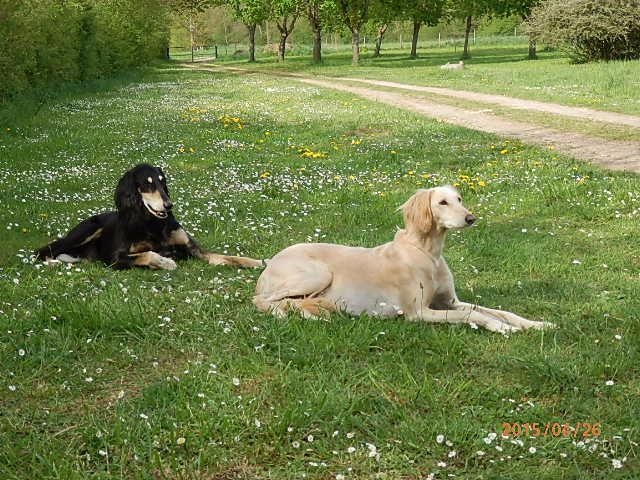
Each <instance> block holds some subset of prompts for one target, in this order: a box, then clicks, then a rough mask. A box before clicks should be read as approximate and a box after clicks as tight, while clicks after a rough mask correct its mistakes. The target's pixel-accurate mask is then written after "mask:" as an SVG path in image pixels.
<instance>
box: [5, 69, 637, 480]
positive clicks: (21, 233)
mask: <svg viewBox="0 0 640 480" xmlns="http://www.w3.org/2000/svg"><path fill="white" fill-rule="evenodd" d="M292 63H293V62H292ZM366 68H367V67H365V68H363V71H366ZM469 71H473V70H472V69H470V70H469ZM0 118H2V125H0V181H1V182H2V185H3V188H2V190H1V191H0V202H1V204H2V206H3V214H2V215H3V222H2V223H3V232H4V234H3V242H2V245H3V248H2V249H1V250H0V265H1V267H0V295H1V299H0V358H1V359H2V369H0V406H1V411H0V478H2V479H16V480H17V479H25V478H38V479H50V478H51V479H53V478H56V479H75V478H87V477H92V478H105V479H106V478H122V477H125V478H140V479H164V478H201V479H231V478H276V479H293V478H317V479H328V478H335V479H360V478H361V479H365V478H379V479H399V478H403V479H419V478H420V479H422V478H439V479H440V478H450V477H455V478H483V479H493V478H510V479H530V478H532V477H534V478H538V479H557V478H575V479H578V478H579V479H585V478H607V479H612V478H633V477H634V475H635V473H634V472H637V471H638V469H639V468H640V464H639V461H638V458H637V450H638V443H637V442H638V441H639V435H638V432H639V429H640V421H639V420H638V411H639V410H640V400H639V395H638V394H639V392H640V376H639V373H640V372H639V366H638V353H639V352H638V346H639V345H640V327H639V322H638V308H637V291H636V290H637V284H638V271H639V268H640V258H639V257H638V249H637V246H638V244H639V242H640V234H639V233H638V228H637V225H638V218H639V217H640V195H639V194H638V192H639V191H640V188H639V187H640V182H639V180H638V177H637V176H635V175H631V174H618V173H610V172H606V171H602V170H599V169H597V168H595V167H591V166H589V165H585V164H582V163H579V162H576V161H574V160H571V159H568V158H566V157H563V156H560V155H558V154H556V153H555V152H553V151H552V150H542V149H537V148H531V147H525V146H522V145H520V144H517V143H513V142H510V143H509V142H503V141H500V140H499V139H497V138H496V137H493V136H490V135H485V134H480V133H477V132H473V131H469V130H465V129H462V128H457V127H453V126H449V125H446V124H443V123H438V122H432V121H428V120H425V119H424V118H423V117H419V116H416V115H413V114H411V113H407V112H405V111H400V110H394V109H393V108H389V107H387V106H382V105H378V104H374V103H370V102H367V101H364V100H361V99H354V98H352V97H350V96H348V95H345V94H340V93H337V92H334V91H323V90H320V89H317V88H313V87H309V86H303V85H301V84H296V83H294V82H290V81H287V80H283V79H281V78H280V79H279V78H276V79H274V78H270V77H267V76H262V75H259V74H258V75H245V76H232V75H228V74H223V73H220V74H210V73H202V72H191V71H190V72H184V71H180V70H178V69H177V68H173V67H172V66H165V67H161V68H158V69H155V70H152V71H149V72H148V73H147V74H146V75H145V76H144V77H143V78H140V79H139V80H138V81H136V82H130V83H125V82H123V83H121V84H117V83H112V84H110V85H109V88H106V87H105V88H98V89H95V90H94V91H91V92H86V93H78V92H76V93H74V94H69V95H66V96H60V97H59V98H57V99H55V100H51V101H49V102H48V103H46V104H44V105H43V106H41V108H39V109H38V110H28V111H19V109H16V108H13V109H11V110H6V111H5V112H3V113H2V115H0ZM142 161H148V162H152V163H154V164H159V165H161V166H162V167H163V168H165V171H166V172H167V175H168V176H169V188H170V191H171V194H172V198H173V200H174V203H175V211H176V215H177V218H178V219H180V220H181V221H182V223H183V225H184V226H185V227H186V228H187V230H189V231H191V232H192V233H193V234H194V235H195V236H196V237H197V238H198V239H199V240H200V241H201V243H202V244H204V245H205V246H207V247H209V248H210V249H212V250H215V251H219V252H229V253H236V252H237V253H242V254H246V255H252V256H258V257H268V256H271V255H273V254H274V253H275V252H277V251H278V250H279V249H281V248H283V247H285V246H287V245H289V244H291V243H294V242H304V241H316V240H320V241H330V242H340V243H348V244H354V245H364V246H373V245H376V244H379V243H382V242H385V241H388V240H389V239H390V238H392V236H393V234H394V231H395V228H396V226H397V225H399V224H400V223H401V217H400V215H399V214H398V213H397V212H396V210H395V209H396V207H397V206H398V205H400V204H401V203H402V202H403V201H404V200H405V199H406V198H407V197H408V196H409V195H410V194H411V193H412V192H413V191H415V189H416V188H421V187H430V186H433V185H440V184H444V183H454V184H458V185H459V187H460V190H461V192H462V194H463V196H464V198H465V200H466V204H467V205H468V206H469V207H470V208H471V209H472V210H473V211H474V213H476V214H477V215H478V217H479V222H478V225H477V227H475V228H473V229H469V230H467V231H464V232H458V233H454V234H451V235H450V237H449V241H448V246H447V249H446V252H445V254H446V257H447V259H448V261H449V264H450V266H451V268H452V270H453V271H454V273H455V275H456V280H457V286H458V293H459V296H460V297H461V298H462V299H463V300H467V301H478V302H479V303H481V304H484V305H488V306H502V307H503V308H505V309H508V310H513V311H515V312H517V313H520V314H521V315H523V316H527V317H530V318H533V319H539V320H543V319H544V320H548V321H552V322H555V323H556V324H557V325H558V326H559V328H558V329H557V330H554V331H545V332H524V333H518V334H514V335H512V336H511V337H510V338H507V337H503V336H500V335H496V334H491V333H489V332H486V331H482V330H473V329H471V328H467V327H460V326H458V327H456V326H433V325H424V324H416V323H409V322H406V321H403V320H396V321H390V320H381V319H375V318H370V317H366V316H363V317H360V318H349V317H347V316H341V315H335V316H333V317H332V318H331V319H330V320H329V321H308V320H304V319H301V318H299V317H296V316H291V317H290V318H288V319H286V320H278V319H275V318H273V317H271V316H269V315H263V314H259V313H257V312H256V311H255V310H254V309H253V307H252V305H251V303H250V298H251V295H252V292H253V288H254V283H255V279H256V278H257V276H258V274H259V272H258V271H247V270H235V269H229V268H219V267H213V266H209V265H204V264H201V263H198V262H195V261H188V262H183V263H181V264H180V267H179V268H178V269H177V270H176V271H174V272H157V271H147V270H132V271H112V270H108V269H106V268H105V267H103V266H101V265H98V264H81V265H76V266H56V267H46V266H42V265H40V264H34V263H33V262H32V261H31V260H30V258H29V253H30V251H31V250H32V249H33V248H34V247H37V246H39V245H41V244H43V243H44V242H46V241H48V240H49V239H51V238H52V237H55V236H56V235H59V234H62V233H64V232H65V231H66V230H67V229H68V228H69V227H71V226H72V225H74V224H75V223H76V222H77V221H78V220H80V219H82V218H85V217H86V216H87V215H89V214H91V213H94V212H98V211H103V210H106V209H110V208H111V207H112V203H113V199H112V197H113V190H114V185H115V183H116V181H117V180H118V178H119V176H120V175H121V174H122V172H124V170H125V169H127V168H129V167H131V166H133V165H134V164H136V163H139V162H142ZM503 422H511V423H513V422H520V423H525V422H530V423H533V422H536V423H540V424H541V425H542V426H543V431H544V425H546V424H547V423H549V424H553V423H555V422H557V423H568V424H571V425H574V426H575V425H577V424H580V425H579V427H580V430H578V431H576V432H573V431H567V433H569V436H566V437H565V436H564V435H560V436H554V435H552V434H551V431H550V430H549V432H548V433H547V435H546V436H544V435H540V436H532V435H522V436H520V437H518V438H503V437H502V436H501V435H500V434H501V432H502V429H501V424H502V423H503ZM582 422H589V423H591V424H595V423H597V424H599V425H600V430H601V431H600V434H599V435H598V436H589V437H583V436H582V433H583V428H582V425H581V424H582Z"/></svg>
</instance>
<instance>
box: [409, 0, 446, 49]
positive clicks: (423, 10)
mask: <svg viewBox="0 0 640 480" xmlns="http://www.w3.org/2000/svg"><path fill="white" fill-rule="evenodd" d="M403 3H404V4H405V5H406V7H405V8H406V9H407V14H408V15H407V16H408V17H409V18H410V19H411V21H412V22H413V35H412V37H411V58H417V57H418V38H419V37H418V35H419V34H420V27H421V26H422V25H430V26H431V25H436V24H437V23H438V21H439V20H440V18H441V17H442V12H443V8H444V4H445V1H444V0H412V1H409V2H403Z"/></svg>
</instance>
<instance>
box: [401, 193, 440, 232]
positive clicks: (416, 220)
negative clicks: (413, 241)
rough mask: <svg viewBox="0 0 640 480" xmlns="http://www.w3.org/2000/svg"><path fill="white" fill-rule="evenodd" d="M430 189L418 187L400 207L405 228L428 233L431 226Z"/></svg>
mask: <svg viewBox="0 0 640 480" xmlns="http://www.w3.org/2000/svg"><path fill="white" fill-rule="evenodd" d="M431 194H432V190H424V189H420V190H418V191H417V192H416V193H414V194H413V195H412V196H411V198H409V200H407V201H406V202H405V203H404V205H402V206H401V207H400V209H401V210H402V214H403V216H404V224H405V226H406V228H407V230H414V231H418V232H420V233H429V232H430V231H431V229H432V228H433V213H432V212H431Z"/></svg>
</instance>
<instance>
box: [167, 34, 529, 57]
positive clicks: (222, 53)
mask: <svg viewBox="0 0 640 480" xmlns="http://www.w3.org/2000/svg"><path fill="white" fill-rule="evenodd" d="M528 42H529V38H528V37H527V36H525V35H509V36H506V35H505V36H498V35H495V36H472V37H471V38H470V39H469V43H470V44H471V46H472V47H474V46H496V47H499V46H521V45H526V44H527V43H528ZM463 45H464V38H463V37H442V36H439V37H438V38H435V39H430V40H421V41H420V42H419V43H418V50H426V49H429V50H433V49H435V50H442V51H451V52H453V53H455V52H458V51H461V50H462V48H463ZM374 48H375V39H374V38H373V37H366V38H364V39H363V42H362V45H361V52H362V53H363V54H366V53H367V52H372V51H373V50H374ZM410 49H411V41H410V40H409V41H407V40H403V41H398V40H396V41H391V42H383V44H382V52H383V53H384V51H398V50H400V51H403V50H406V51H407V52H408V51H409V50H410ZM350 51H351V43H343V42H336V41H332V39H331V38H328V39H327V41H325V42H324V43H323V45H322V52H323V53H324V54H332V53H348V52H350ZM286 52H287V55H288V56H289V55H291V56H305V55H309V56H311V55H312V52H313V46H312V45H311V44H307V43H288V44H287V48H286ZM248 53H249V45H248V44H247V43H240V42H238V43H228V44H218V45H207V46H199V47H195V48H193V49H192V48H191V47H185V46H171V47H169V51H168V57H169V58H170V59H172V60H179V61H186V62H188V61H194V62H197V61H202V60H215V59H219V60H228V59H234V58H238V59H241V58H245V57H247V55H248ZM277 53H278V45H277V44H266V45H265V44H260V45H256V55H257V56H259V57H263V58H264V57H275V56H276V55H277Z"/></svg>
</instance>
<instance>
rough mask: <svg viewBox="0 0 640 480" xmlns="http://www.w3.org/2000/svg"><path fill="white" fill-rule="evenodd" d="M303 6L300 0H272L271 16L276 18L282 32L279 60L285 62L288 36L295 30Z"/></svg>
mask: <svg viewBox="0 0 640 480" xmlns="http://www.w3.org/2000/svg"><path fill="white" fill-rule="evenodd" d="M303 7H304V5H303V3H302V2H300V1H298V0H270V6H269V9H270V16H271V17H272V18H273V19H274V20H275V22H276V26H277V27H278V31H279V32H280V43H279V45H278V60H279V61H281V62H284V54H285V50H286V48H287V38H289V35H290V34H291V32H292V31H293V28H294V27H295V25H296V20H297V19H298V16H299V15H300V13H302V8H303Z"/></svg>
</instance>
